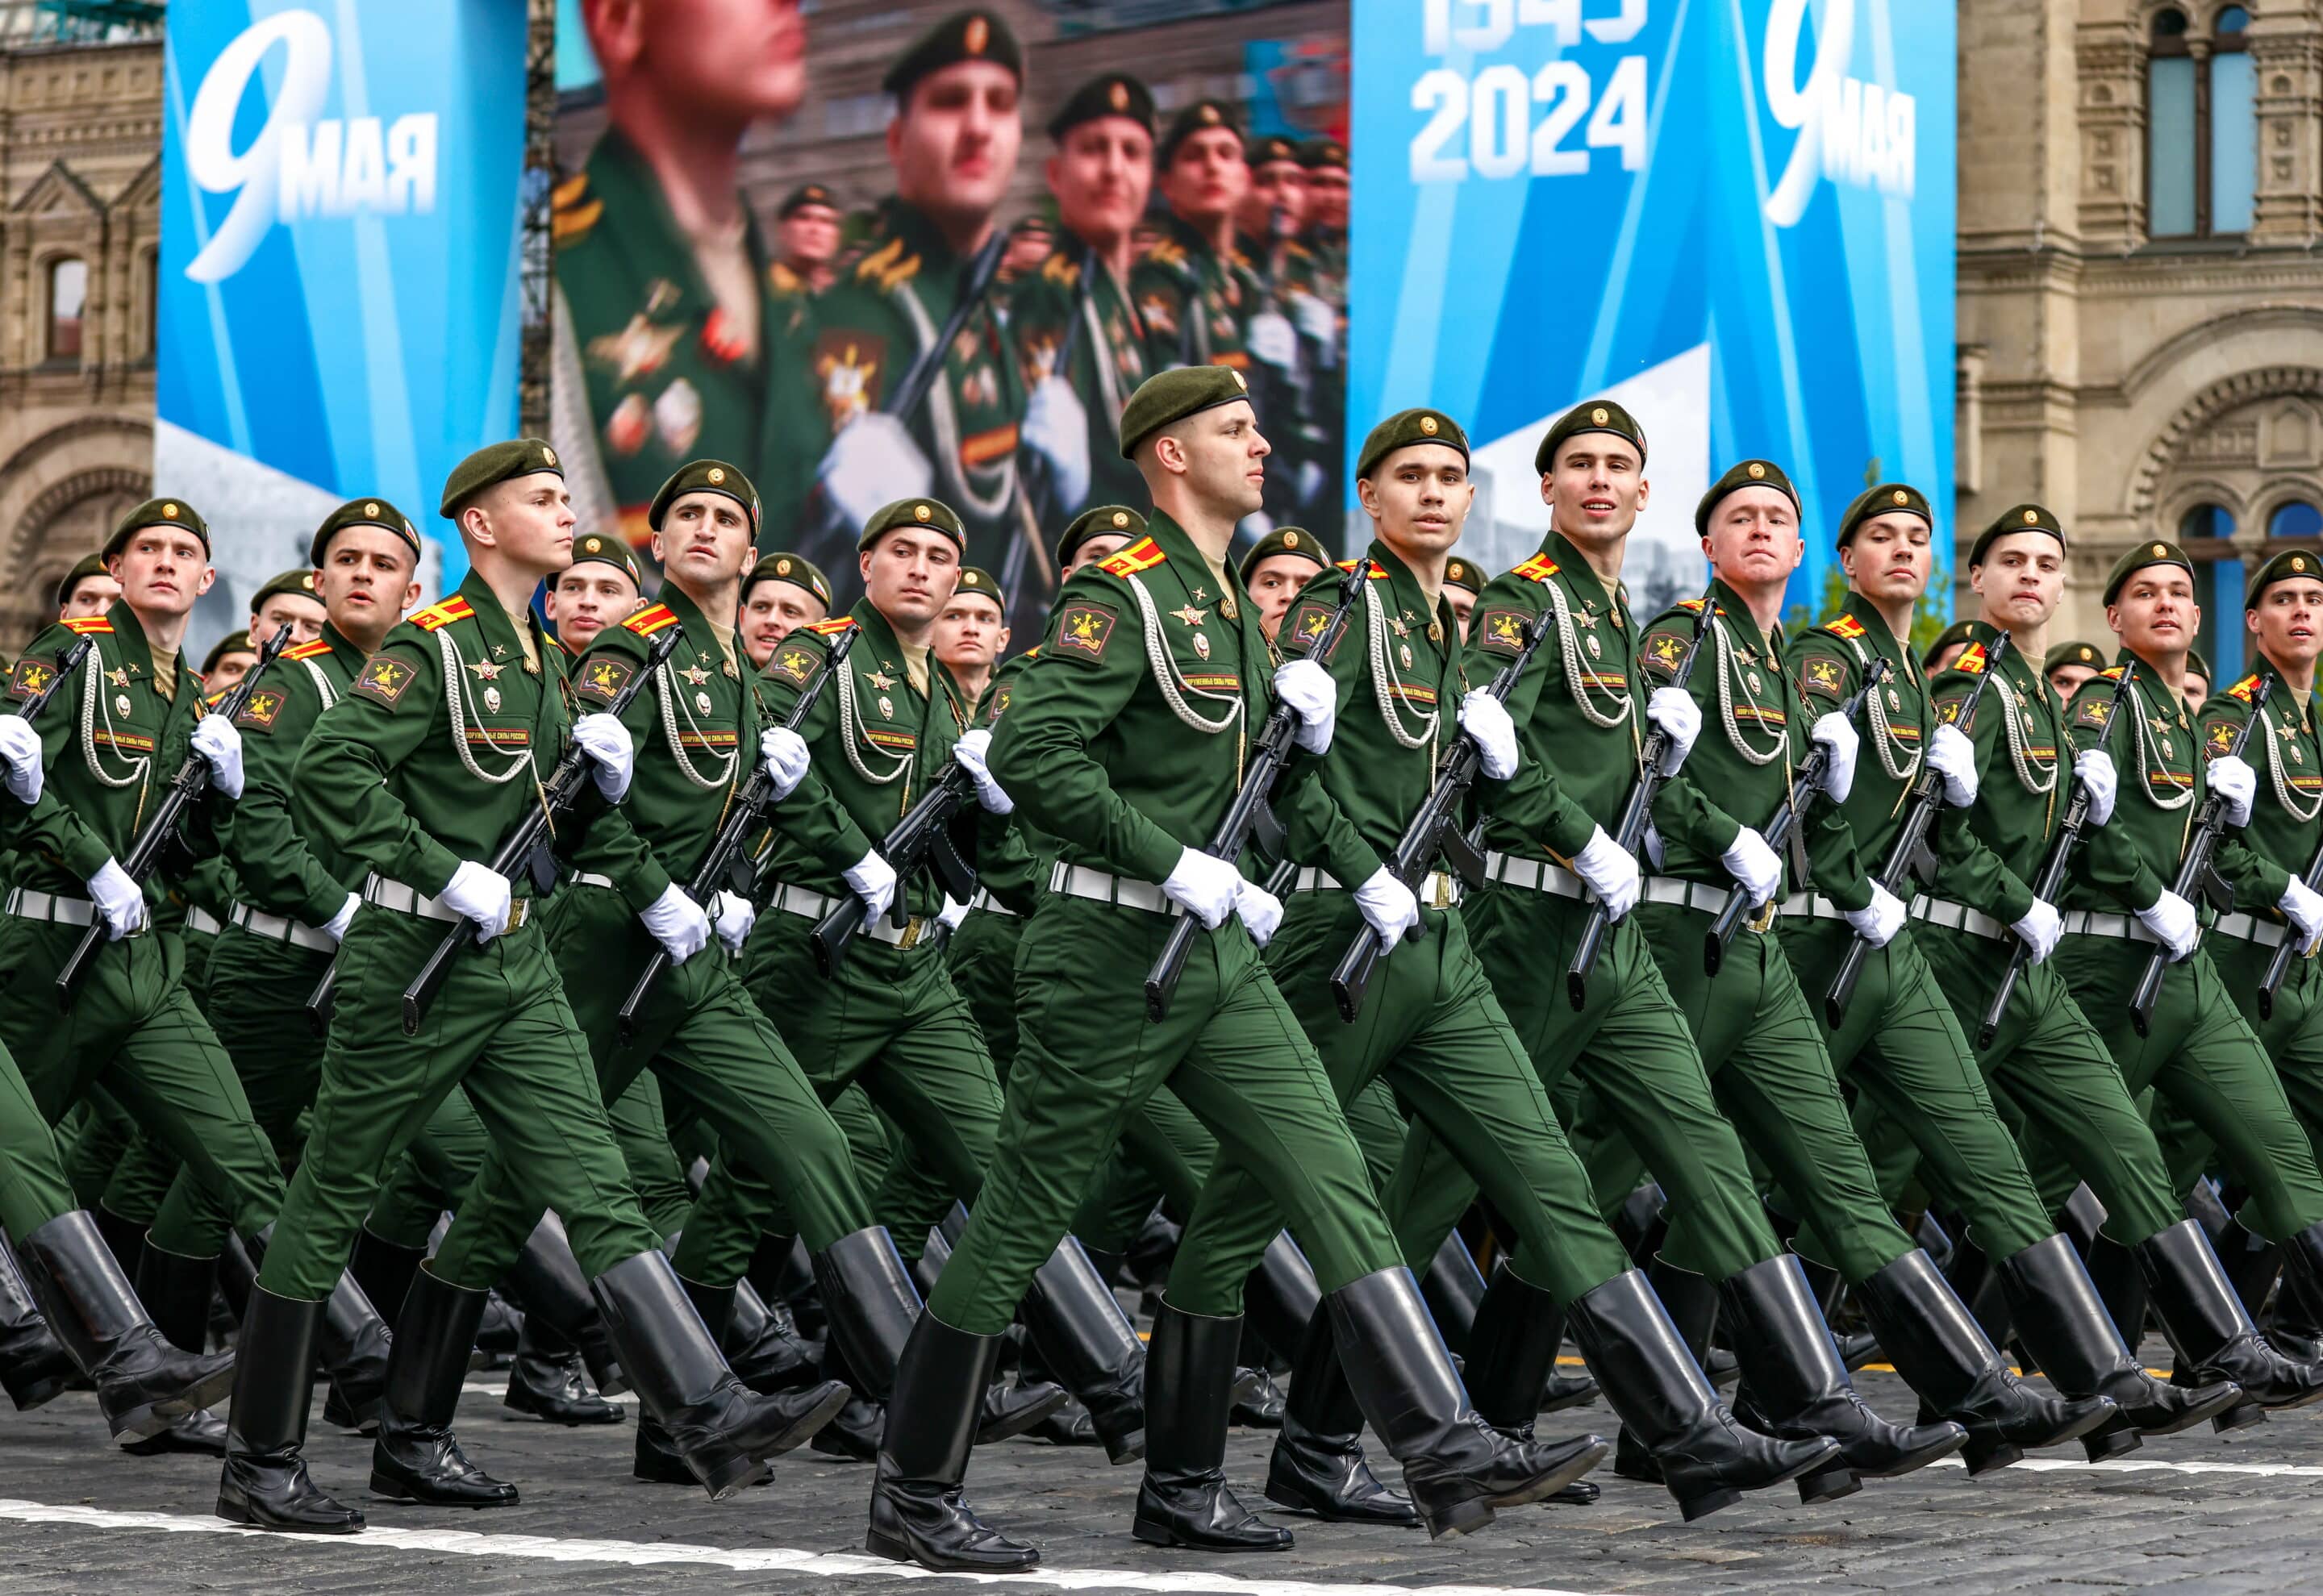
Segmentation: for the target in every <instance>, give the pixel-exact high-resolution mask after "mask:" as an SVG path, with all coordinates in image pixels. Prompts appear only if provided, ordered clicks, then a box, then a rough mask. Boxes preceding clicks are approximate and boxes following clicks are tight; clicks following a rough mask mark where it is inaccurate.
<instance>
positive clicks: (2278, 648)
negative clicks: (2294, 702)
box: [2245, 559, 2323, 666]
mask: <svg viewBox="0 0 2323 1596" xmlns="http://www.w3.org/2000/svg"><path fill="white" fill-rule="evenodd" d="M2317 564H2318V562H2316V561H2314V560H2311V559H2310V560H2309V562H2308V568H2309V570H2313V569H2315V568H2316V565H2317ZM2245 616H2246V619H2245V625H2247V626H2248V628H2250V633H2251V637H2253V638H2254V640H2255V641H2256V642H2257V644H2258V646H2259V647H2260V648H2261V649H2262V650H2263V651H2264V652H2265V654H2266V656H2267V657H2268V658H2269V659H2271V660H2272V661H2274V663H2275V664H2276V665H2291V666H2300V665H2313V664H2314V663H2315V659H2316V656H2318V654H2323V576H2318V577H2317V578H2315V579H2314V580H2311V581H2300V580H2299V579H2297V578H2293V579H2291V581H2288V582H2268V583H2267V584H2266V589H2265V591H2264V592H2262V593H2260V594H2259V596H2258V604H2257V606H2256V607H2255V608H2254V609H2252V610H2248V611H2246V612H2245Z"/></svg>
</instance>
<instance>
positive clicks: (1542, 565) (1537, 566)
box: [1510, 555, 1557, 582]
mask: <svg viewBox="0 0 2323 1596" xmlns="http://www.w3.org/2000/svg"><path fill="white" fill-rule="evenodd" d="M1556 571H1557V565H1556V561H1555V560H1552V559H1550V558H1549V557H1548V556H1547V555H1532V556H1531V557H1530V558H1529V559H1527V560H1526V561H1525V563H1524V564H1521V565H1520V566H1518V567H1517V568H1516V569H1515V570H1514V571H1512V572H1510V575H1511V576H1521V577H1523V578H1524V579H1525V580H1526V581H1528V582H1547V580H1548V579H1549V578H1550V577H1552V576H1554V575H1556Z"/></svg>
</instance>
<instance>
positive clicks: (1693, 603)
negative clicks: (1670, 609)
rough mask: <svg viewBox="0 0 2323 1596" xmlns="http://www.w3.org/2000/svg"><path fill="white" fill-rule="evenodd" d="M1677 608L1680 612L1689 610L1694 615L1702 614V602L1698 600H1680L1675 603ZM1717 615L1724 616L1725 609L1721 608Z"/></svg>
mask: <svg viewBox="0 0 2323 1596" xmlns="http://www.w3.org/2000/svg"><path fill="white" fill-rule="evenodd" d="M1677 607H1678V608H1679V609H1681V610H1692V611H1694V613H1695V614H1696V615H1699V614H1701V613H1702V601H1701V600H1700V599H1680V600H1679V601H1677ZM1718 613H1719V614H1721V615H1723V614H1725V613H1726V610H1725V608H1724V607H1723V606H1721V607H1720V609H1719V611H1718Z"/></svg>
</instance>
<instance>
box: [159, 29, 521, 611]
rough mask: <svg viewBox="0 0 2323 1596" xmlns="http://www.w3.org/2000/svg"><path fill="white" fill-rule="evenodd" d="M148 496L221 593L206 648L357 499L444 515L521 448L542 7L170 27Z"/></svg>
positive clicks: (429, 530)
mask: <svg viewBox="0 0 2323 1596" xmlns="http://www.w3.org/2000/svg"><path fill="white" fill-rule="evenodd" d="M165 61H166V66H165V79H166V81H165V92H166V98H165V102H164V114H165V116H166V123H165V136H164V139H163V144H162V172H161V216H162V222H161V284H160V291H159V298H160V307H159V309H160V316H161V324H160V326H161V338H160V345H161V353H160V360H159V365H160V370H159V372H158V386H159V399H158V404H157V411H158V426H157V429H156V433H157V436H156V443H155V451H154V453H155V482H156V485H157V487H158V488H159V489H160V490H161V491H167V492H170V493H172V494H177V495H179V496H181V497H183V498H186V499H188V500H191V501H192V502H193V503H194V504H195V505H197V507H199V508H200V509H201V510H202V512H203V513H204V514H205V515H206V516H207V518H209V521H210V523H211V527H212V529H213V533H214V535H215V537H216V549H215V553H216V562H217V564H218V566H219V570H220V580H219V582H218V583H217V584H216V587H214V588H213V589H212V591H211V592H210V593H209V594H207V595H206V596H205V598H204V600H203V604H202V609H201V610H200V611H199V612H198V613H197V617H196V624H195V634H196V637H195V641H196V646H197V650H198V647H200V646H203V645H205V644H206V643H207V640H208V639H209V638H213V637H216V636H218V635H220V634H222V633H224V632H225V631H228V630H231V629H233V628H235V627H238V626H240V625H241V624H242V621H243V617H244V616H245V615H246V614H247V613H248V605H249V599H250V596H251V594H252V593H253V592H255V590H256V589H257V588H258V587H259V586H260V585H261V584H262V583H263V582H265V581H266V579H267V578H268V577H270V576H271V575H273V574H274V573H276V572H279V571H281V570H283V569H286V568H289V567H292V566H296V565H299V564H304V563H305V560H306V557H307V541H308V537H311V536H312V534H313V530H314V527H315V526H316V524H317V522H318V521H319V520H320V519H321V518H322V517H323V515H324V514H325V513H326V512H327V511H328V510H329V509H331V508H332V507H333V506H334V505H336V504H337V503H339V502H340V501H341V500H345V499H348V498H351V497H354V496H356V495H361V494H372V493H376V494H380V495H382V496H383V497H385V498H387V499H388V500H391V501H392V502H393V503H394V504H396V505H397V506H398V507H399V508H400V509H402V510H403V512H404V513H405V514H406V515H407V516H409V518H411V519H412V521H413V522H414V523H415V524H417V525H418V527H419V529H420V530H421V532H422V533H423V534H425V535H427V537H429V538H431V539H433V540H434V542H433V544H432V546H431V555H432V556H433V557H431V558H430V559H429V560H428V561H427V564H426V565H425V566H423V570H422V577H423V580H425V581H426V582H427V585H428V586H429V587H430V589H431V590H440V589H441V588H443V587H444V586H445V585H448V584H450V583H453V582H457V581H458V579H459V575H460V573H461V570H462V569H463V568H464V564H465V561H464V557H463V555H461V552H460V547H459V543H458V540H457V538H456V537H449V536H448V533H449V528H448V527H447V526H446V524H445V522H443V521H441V520H440V519H438V518H436V495H437V493H438V491H440V490H441V488H442V485H443V482H444V479H445V475H446V474H448V472H450V470H451V468H452V466H453V465H454V463H457V462H458V461H459V459H460V458H461V456H463V455H464V454H467V453H468V452H469V451H470V450H472V449H474V448H475V447H477V446H478V445H481V444H483V443H486V442H490V441H491V440H492V439H495V438H501V437H507V436H510V435H511V434H513V433H514V432H515V430H516V427H517V372H518V343H519V339H518V333H519V323H520V304H519V282H518V251H519V206H518V186H519V179H521V177H522V174H523V163H524V102H525V82H524V62H525V6H524V0H333V3H331V4H318V5H312V6H308V5H293V4H286V3H279V0H239V3H234V4H217V5H183V6H179V7H175V8H173V10H172V12H171V14H170V26H169V32H168V41H167V48H166V56H165Z"/></svg>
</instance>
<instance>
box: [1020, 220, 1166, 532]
mask: <svg viewBox="0 0 2323 1596" xmlns="http://www.w3.org/2000/svg"><path fill="white" fill-rule="evenodd" d="M1079 254H1080V252H1079V248H1078V247H1076V248H1075V249H1073V250H1072V251H1071V252H1067V251H1065V250H1058V251H1057V252H1055V253H1053V254H1051V256H1050V257H1049V258H1048V259H1047V260H1046V261H1042V263H1041V267H1040V270H1039V271H1034V272H1033V273H1031V274H1030V275H1029V276H1027V277H1026V278H1025V279H1024V281H1022V282H1020V283H1018V284H1017V285H1016V289H1015V293H1014V294H1013V295H1012V296H1011V297H1010V298H1009V301H1008V333H1009V336H1010V337H1012V338H1013V339H1014V340H1015V344H1016V359H1017V363H1018V366H1019V369H1020V372H1021V375H1022V378H1023V381H1024V391H1025V392H1026V393H1028V394H1029V393H1030V392H1031V391H1032V390H1033V388H1034V387H1035V386H1036V385H1038V384H1039V383H1040V382H1041V381H1043V380H1044V379H1046V378H1049V377H1052V376H1057V375H1060V374H1061V375H1063V376H1065V377H1068V378H1070V379H1071V381H1072V385H1073V392H1074V393H1075V394H1077V395H1078V396H1079V399H1080V401H1081V408H1083V409H1084V410H1086V411H1088V457H1089V488H1088V498H1087V499H1086V500H1084V501H1083V503H1081V504H1051V505H1047V506H1044V507H1043V509H1044V512H1045V517H1046V518H1047V519H1049V520H1050V521H1051V522H1052V523H1053V524H1055V525H1058V526H1062V525H1063V524H1064V523H1065V522H1066V521H1068V520H1070V518H1073V517H1074V516H1076V515H1078V514H1079V513H1080V511H1081V510H1082V509H1085V508H1086V507H1087V506H1088V505H1091V504H1130V503H1134V502H1135V501H1136V500H1138V499H1140V498H1142V497H1143V494H1144V492H1145V479H1144V478H1143V477H1142V476H1140V475H1139V474H1138V471H1137V467H1136V466H1134V465H1133V464H1131V463H1129V462H1128V461H1126V460H1124V459H1123V458H1122V457H1121V411H1122V407H1123V406H1125V405H1126V404H1127V403H1128V402H1129V396H1130V395H1131V394H1133V393H1134V392H1136V391H1137V385H1138V384H1139V383H1141V382H1143V381H1145V379H1146V378H1147V377H1149V376H1151V375H1152V373H1153V372H1154V371H1159V370H1160V369H1161V368H1160V367H1159V366H1157V365H1155V364H1154V363H1153V359H1152V353H1151V350H1150V348H1149V336H1150V335H1148V333H1147V331H1146V327H1145V318H1144V317H1143V316H1141V315H1139V314H1138V310H1137V306H1136V302H1135V301H1134V299H1133V298H1131V296H1130V289H1129V284H1128V283H1127V282H1125V280H1123V279H1121V278H1120V277H1119V276H1117V275H1116V273H1115V272H1114V271H1113V269H1112V267H1110V266H1108V265H1106V264H1105V263H1104V262H1102V261H1097V262H1095V267H1096V277H1095V278H1094V280H1092V281H1091V282H1090V284H1089V289H1088V302H1087V303H1086V304H1081V298H1080V274H1081V269H1080V266H1079ZM1077 304H1081V327H1080V335H1079V339H1078V340H1077V341H1076V343H1075V345H1074V349H1073V359H1072V368H1071V370H1070V371H1065V372H1062V373H1059V372H1058V371H1057V369H1056V368H1057V353H1058V351H1059V350H1060V349H1061V347H1062V346H1063V344H1064V338H1065V328H1066V326H1067V325H1068V324H1069V323H1070V321H1071V319H1072V315H1073V307H1074V306H1075V305H1077Z"/></svg>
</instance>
